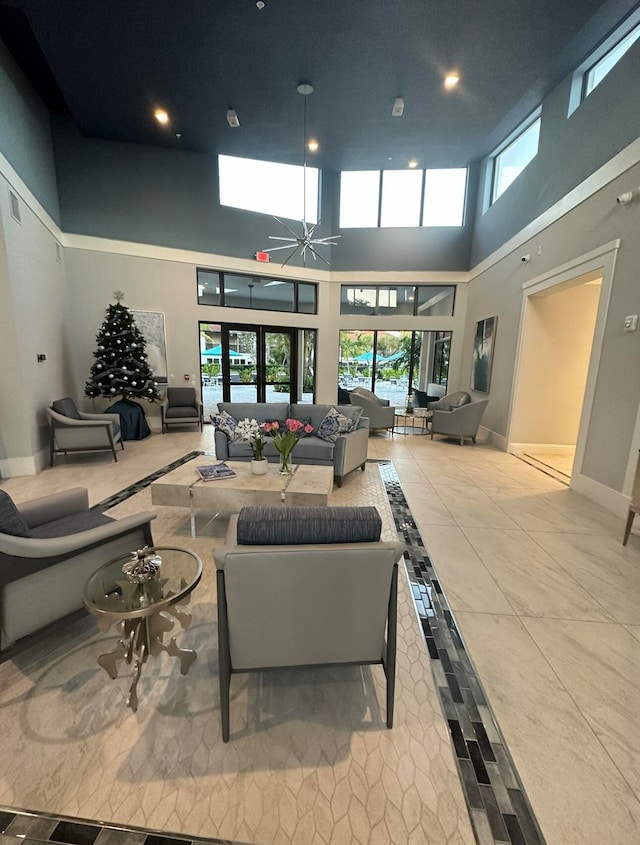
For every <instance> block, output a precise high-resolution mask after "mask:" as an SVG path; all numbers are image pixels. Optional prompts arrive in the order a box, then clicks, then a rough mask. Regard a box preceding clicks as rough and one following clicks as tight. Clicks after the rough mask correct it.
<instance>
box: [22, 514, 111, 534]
mask: <svg viewBox="0 0 640 845" xmlns="http://www.w3.org/2000/svg"><path fill="white" fill-rule="evenodd" d="M108 522H115V520H114V519H112V518H111V517H110V516H105V515H104V514H103V513H100V511H92V510H88V511H81V512H80V513H73V514H70V515H69V516H63V517H61V518H60V519H54V520H53V522H45V523H43V524H42V525H37V526H36V527H35V528H32V529H31V536H32V537H37V538H39V539H44V538H46V537H66V536H68V535H69V534H79V533H80V532H81V531H88V530H89V529H90V528H97V527H98V526H99V525H106V524H107V523H108Z"/></svg>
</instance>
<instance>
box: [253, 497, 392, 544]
mask: <svg viewBox="0 0 640 845" xmlns="http://www.w3.org/2000/svg"><path fill="white" fill-rule="evenodd" d="M381 530H382V520H381V519H380V514H379V513H378V511H377V510H376V508H374V507H334V508H331V507H329V508H323V507H310V508H304V507H296V506H294V507H286V506H285V507H260V506H247V507H244V508H242V510H241V511H240V514H239V516H238V525H237V542H238V545H241V546H289V545H303V544H318V543H374V542H377V541H378V540H379V539H380V532H381Z"/></svg>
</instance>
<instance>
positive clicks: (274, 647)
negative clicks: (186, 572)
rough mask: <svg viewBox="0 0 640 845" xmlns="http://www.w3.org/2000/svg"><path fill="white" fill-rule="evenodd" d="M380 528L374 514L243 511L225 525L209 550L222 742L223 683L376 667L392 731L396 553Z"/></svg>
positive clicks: (358, 510) (399, 547) (364, 510)
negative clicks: (270, 674) (242, 675)
mask: <svg viewBox="0 0 640 845" xmlns="http://www.w3.org/2000/svg"><path fill="white" fill-rule="evenodd" d="M380 529H381V520H380V515H379V514H378V511H377V510H376V509H375V508H373V507H341V508H338V507H328V508H326V507H325V508H321V507H307V508H305V507H245V508H242V510H241V511H240V514H239V515H238V514H236V515H235V516H232V517H231V520H230V523H229V529H228V533H227V537H226V541H225V545H224V546H222V547H217V548H215V549H214V550H213V556H214V559H215V564H216V569H217V591H218V654H219V667H220V715H221V720H222V738H223V740H224V742H228V741H229V691H230V684H231V675H232V674H234V673H236V672H256V671H262V670H264V669H277V668H285V667H287V668H302V667H309V666H318V667H320V666H333V665H340V664H342V665H348V664H375V663H382V665H383V667H384V671H385V674H386V678H387V694H386V724H387V727H389V728H391V727H392V726H393V704H394V690H395V661H396V621H397V583H398V582H397V579H398V560H399V559H400V557H401V556H402V554H403V552H404V549H405V546H404V544H403V543H401V542H398V541H394V542H383V541H381V540H380ZM363 585H364V586H363ZM274 704H275V703H274Z"/></svg>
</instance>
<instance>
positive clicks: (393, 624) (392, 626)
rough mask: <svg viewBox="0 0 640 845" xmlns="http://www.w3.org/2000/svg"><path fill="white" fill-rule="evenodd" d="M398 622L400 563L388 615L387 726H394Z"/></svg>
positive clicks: (391, 593) (394, 570) (394, 575)
mask: <svg viewBox="0 0 640 845" xmlns="http://www.w3.org/2000/svg"><path fill="white" fill-rule="evenodd" d="M397 624H398V564H397V563H396V565H395V566H394V567H393V574H392V576H391V591H390V594H389V613H388V616H387V649H386V655H385V661H384V671H385V675H386V676H387V727H388V728H392V727H393V710H394V704H395V691H396V636H397V634H396V628H397Z"/></svg>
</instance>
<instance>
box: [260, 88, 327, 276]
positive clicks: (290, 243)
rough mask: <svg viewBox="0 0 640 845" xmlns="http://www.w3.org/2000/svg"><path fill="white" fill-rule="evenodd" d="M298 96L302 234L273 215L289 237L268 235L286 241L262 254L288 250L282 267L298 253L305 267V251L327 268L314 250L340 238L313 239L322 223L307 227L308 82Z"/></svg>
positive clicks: (310, 91)
mask: <svg viewBox="0 0 640 845" xmlns="http://www.w3.org/2000/svg"><path fill="white" fill-rule="evenodd" d="M296 90H297V91H298V94H302V96H303V97H304V98H305V100H304V119H303V139H302V142H303V159H302V220H301V224H302V234H300V235H297V234H296V233H295V232H294V231H293V229H291V228H289V226H287V224H286V223H284V222H283V221H282V220H280V218H279V217H276V216H275V215H274V219H275V220H277V221H278V223H279V224H280V225H281V226H282V227H283V228H284V229H286V230H287V232H289V235H290V236H291V237H284V236H278V235H269V240H271V241H286V243H284V244H283V245H282V246H273V247H271V248H270V249H265V250H263V252H277V251H278V250H280V249H290V250H291V252H290V253H289V255H288V256H287V258H286V260H285V261H284V263H283V264H282V266H283V267H284V266H285V265H286V264H288V263H289V261H290V260H291V259H292V258H293V256H294V255H295V254H296V253H297V252H298V251H299V252H300V255H301V256H302V262H303V266H305V267H306V266H307V251H308V252H310V253H311V255H312V256H313V260H314V261H315V260H316V259H318V258H319V259H320V261H324V263H325V264H326V265H327V267H330V266H331V265H330V264H329V262H328V261H327V259H326V258H324V256H322V255H320V253H319V252H318V251H317V250H316V247H318V246H337V243H336V241H337V239H338V238H340V237H342V236H341V235H329V237H326V238H314V232H315V230H316V228H317V227H318V226H319V225H320V223H321V222H322V221H321V220H318V222H317V223H313V224H311V225H309V223H307V220H306V215H307V99H306V98H307V97H308V96H309V94H313V85H310V84H309V83H308V82H301V83H300V84H299V85H298V87H297V89H296Z"/></svg>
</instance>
